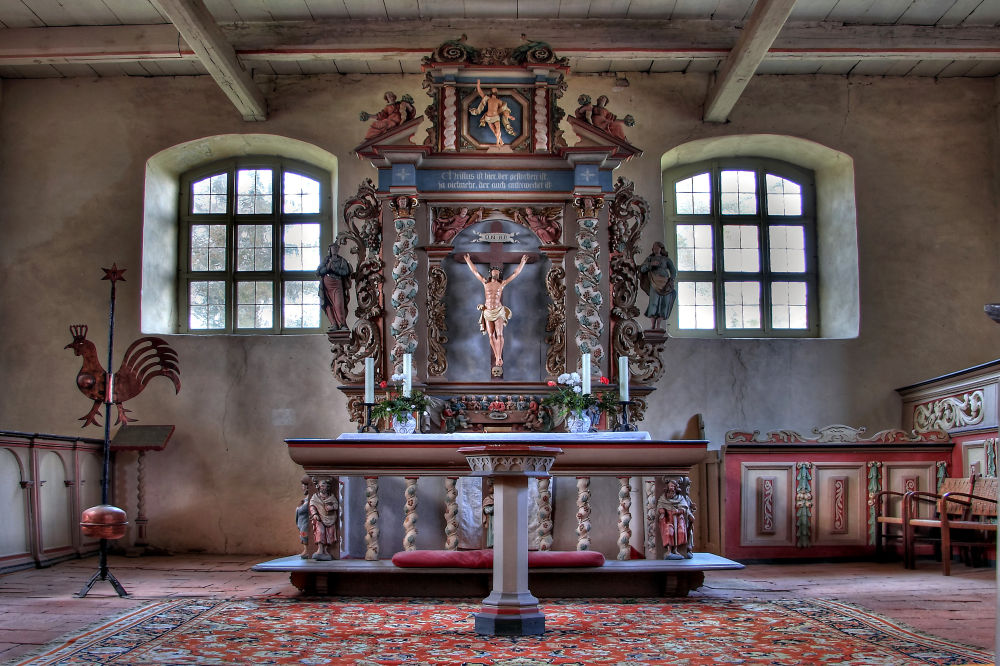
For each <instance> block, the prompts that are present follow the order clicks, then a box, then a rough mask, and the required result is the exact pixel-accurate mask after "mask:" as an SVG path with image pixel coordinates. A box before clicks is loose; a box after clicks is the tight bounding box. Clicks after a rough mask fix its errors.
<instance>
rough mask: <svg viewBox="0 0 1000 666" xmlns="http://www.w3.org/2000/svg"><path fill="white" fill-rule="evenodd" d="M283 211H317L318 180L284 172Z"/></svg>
mask: <svg viewBox="0 0 1000 666" xmlns="http://www.w3.org/2000/svg"><path fill="white" fill-rule="evenodd" d="M284 191H285V201H284V206H285V207H284V212H285V213H318V212H319V181H318V180H316V179H314V178H309V177H308V176H303V175H302V174H298V173H292V172H291V171H286V172H285V187H284Z"/></svg>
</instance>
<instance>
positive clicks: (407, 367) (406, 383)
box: [403, 354, 413, 398]
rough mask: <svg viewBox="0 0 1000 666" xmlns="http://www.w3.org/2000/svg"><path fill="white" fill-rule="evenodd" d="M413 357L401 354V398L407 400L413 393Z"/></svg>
mask: <svg viewBox="0 0 1000 666" xmlns="http://www.w3.org/2000/svg"><path fill="white" fill-rule="evenodd" d="M412 364H413V355H412V354H403V397H405V398H409V397H410V393H411V392H412V391H413V365H412Z"/></svg>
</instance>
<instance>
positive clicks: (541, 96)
mask: <svg viewBox="0 0 1000 666" xmlns="http://www.w3.org/2000/svg"><path fill="white" fill-rule="evenodd" d="M548 96H549V92H548V91H547V90H546V89H545V88H544V87H539V88H538V89H537V90H535V152H537V153H544V152H545V151H546V150H548V149H549V128H548V123H549V114H548V104H547V102H548Z"/></svg>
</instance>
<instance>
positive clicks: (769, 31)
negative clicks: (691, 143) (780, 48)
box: [704, 0, 795, 123]
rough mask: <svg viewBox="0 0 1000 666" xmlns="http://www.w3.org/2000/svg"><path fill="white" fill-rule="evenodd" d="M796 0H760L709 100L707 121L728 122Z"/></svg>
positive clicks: (706, 114) (716, 81)
mask: <svg viewBox="0 0 1000 666" xmlns="http://www.w3.org/2000/svg"><path fill="white" fill-rule="evenodd" d="M794 6H795V0H757V5H756V6H755V7H754V9H753V13H752V14H751V15H750V19H749V20H748V21H747V24H746V26H745V27H744V28H743V31H742V32H741V33H740V36H739V39H737V40H736V45H735V46H734V47H733V50H732V51H731V52H730V53H729V55H728V56H727V57H726V59H725V61H723V63H722V69H721V70H720V71H719V74H718V76H717V77H716V79H715V83H714V85H713V86H712V88H711V89H710V90H709V91H708V97H707V99H706V100H705V117H704V119H705V122H709V123H724V122H726V119H727V118H729V114H730V112H731V111H732V110H733V107H734V106H736V102H737V101H739V99H740V95H742V94H743V91H744V90H746V87H747V85H748V84H749V83H750V79H752V78H753V75H754V73H755V72H756V71H757V67H759V66H760V63H761V62H763V60H764V58H765V57H766V56H767V52H768V50H769V49H770V48H771V45H772V44H774V40H775V39H777V38H778V33H779V32H781V29H782V28H783V27H784V25H785V22H786V21H788V16H789V15H790V14H791V13H792V7H794Z"/></svg>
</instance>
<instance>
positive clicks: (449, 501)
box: [444, 476, 458, 550]
mask: <svg viewBox="0 0 1000 666" xmlns="http://www.w3.org/2000/svg"><path fill="white" fill-rule="evenodd" d="M457 481H458V477H457V476H448V477H445V480H444V547H445V548H446V549H448V550H458V487H457V485H456V483H457Z"/></svg>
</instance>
